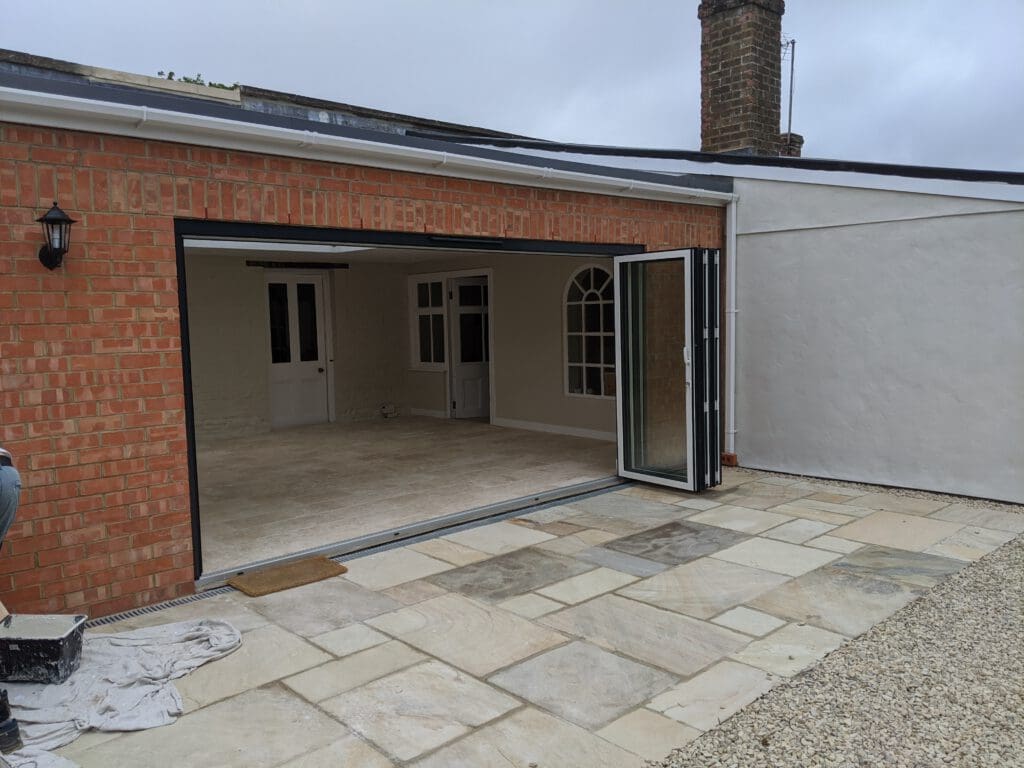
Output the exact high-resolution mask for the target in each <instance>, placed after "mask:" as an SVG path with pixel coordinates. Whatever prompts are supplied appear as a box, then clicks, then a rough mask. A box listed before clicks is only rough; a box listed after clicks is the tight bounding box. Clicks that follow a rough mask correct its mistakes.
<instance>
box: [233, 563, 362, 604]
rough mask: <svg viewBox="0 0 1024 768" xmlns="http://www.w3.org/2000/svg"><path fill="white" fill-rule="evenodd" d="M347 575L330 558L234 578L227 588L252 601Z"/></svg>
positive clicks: (285, 565)
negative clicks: (272, 593) (254, 598)
mask: <svg viewBox="0 0 1024 768" xmlns="http://www.w3.org/2000/svg"><path fill="white" fill-rule="evenodd" d="M346 571H348V568H346V567H345V566H344V565H341V564H340V563H336V562H334V561H333V560H331V559H329V558H326V557H309V558H306V559H305V560H296V561H295V562H294V563H285V564H284V565H275V566H274V567H273V568H264V569H263V570H260V571H253V572H252V573H245V574H242V575H241V576H235V578H233V579H231V580H229V581H228V584H230V585H231V586H232V587H234V588H235V589H237V590H240V591H242V592H245V594H247V595H249V597H259V596H260V595H269V594H270V593H271V592H280V591H281V590H282V589H291V588H292V587H301V586H302V585H303V584H312V583H313V582H314V581H320V580H322V579H329V578H331V577H332V576H340V575H341V574H343V573H345V572H346Z"/></svg>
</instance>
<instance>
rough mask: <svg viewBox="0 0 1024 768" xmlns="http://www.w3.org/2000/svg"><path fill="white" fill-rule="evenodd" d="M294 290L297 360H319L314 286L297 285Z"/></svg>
mask: <svg viewBox="0 0 1024 768" xmlns="http://www.w3.org/2000/svg"><path fill="white" fill-rule="evenodd" d="M295 289H296V291H295V292H296V299H295V301H296V303H297V304H298V310H299V360H301V361H303V362H307V361H309V360H319V359H320V350H319V347H318V345H317V339H316V286H315V285H314V284H313V283H299V284H298V285H296V286H295Z"/></svg>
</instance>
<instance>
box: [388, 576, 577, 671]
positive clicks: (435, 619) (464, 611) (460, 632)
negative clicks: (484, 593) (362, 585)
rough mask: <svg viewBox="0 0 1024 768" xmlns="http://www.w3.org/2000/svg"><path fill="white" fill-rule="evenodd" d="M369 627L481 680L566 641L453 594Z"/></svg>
mask: <svg viewBox="0 0 1024 768" xmlns="http://www.w3.org/2000/svg"><path fill="white" fill-rule="evenodd" d="M368 623H369V624H370V625H372V626H373V627H374V628H375V629H379V630H381V631H382V632H386V633H388V634H389V635H393V636H396V637H399V638H400V639H402V640H403V641H405V642H406V643H409V644H410V645H412V646H415V647H416V648H419V649H420V650H422V651H425V652H426V653H429V654H430V655H432V656H436V657H437V658H439V659H441V660H442V661H446V662H448V663H449V664H452V665H454V666H456V667H459V668H460V669H465V670H466V671H467V672H469V673H470V674H473V675H477V676H483V675H487V674H489V673H491V672H494V671H495V670H497V669H500V668H501V667H507V666H509V665H510V664H513V663H515V662H517V661H519V660H520V659H523V658H525V657H527V656H532V655H533V654H535V653H538V652H540V651H543V650H546V649H548V648H551V647H553V646H555V645H560V644H561V643H563V642H565V639H566V638H565V637H563V636H562V635H560V634H559V633H557V632H554V631H551V630H550V629H547V628H545V627H541V626H539V625H537V624H535V623H533V622H530V621H527V620H526V619H524V618H522V617H520V616H516V615H515V614H512V613H509V612H508V611H503V610H501V609H500V608H497V607H495V606H492V605H488V604H485V603H480V602H477V601H475V600H470V599H468V598H466V597H463V596H461V595H455V594H449V595H443V596H441V597H435V598H433V599H431V600H426V601H424V602H422V603H418V604H416V605H413V606H409V607H407V608H402V609H401V610H398V611H394V612H392V613H389V614H385V615H384V616H379V617H377V618H376V619H371V620H369V622H368Z"/></svg>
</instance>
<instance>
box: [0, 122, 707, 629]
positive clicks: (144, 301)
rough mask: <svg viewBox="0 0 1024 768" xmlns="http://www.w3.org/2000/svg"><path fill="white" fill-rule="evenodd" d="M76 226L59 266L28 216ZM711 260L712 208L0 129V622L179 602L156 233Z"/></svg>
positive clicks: (167, 289) (168, 293) (177, 508)
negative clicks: (0, 607)
mask: <svg viewBox="0 0 1024 768" xmlns="http://www.w3.org/2000/svg"><path fill="white" fill-rule="evenodd" d="M53 200H58V201H59V204H60V206H61V207H62V208H63V209H64V210H65V211H67V212H68V213H69V214H70V215H71V216H72V217H73V218H75V219H78V220H79V223H78V224H76V225H75V226H74V228H73V230H72V246H71V251H70V253H69V254H68V255H67V256H66V257H65V262H64V266H63V267H60V268H58V269H57V270H56V271H54V272H49V271H47V270H46V269H45V268H44V267H43V266H42V265H41V264H40V263H39V262H38V260H37V256H36V255H37V252H38V250H39V246H40V245H41V243H42V235H41V233H40V229H39V225H38V224H36V223H35V221H34V220H35V218H36V217H38V216H40V215H42V214H43V213H44V212H45V211H46V210H47V209H48V208H49V207H50V205H51V203H52V201H53ZM175 217H181V218H209V219H218V220H223V221H242V222H262V223H279V224H301V225H314V226H329V227H345V228H366V229H378V230H392V231H404V232H429V233H443V234H448V235H482V236H488V237H515V238H531V239H556V240H575V241H584V242H621V243H643V244H646V245H647V247H648V248H650V249H652V250H655V249H665V248H673V247H685V246H705V247H720V246H721V243H722V237H723V231H724V230H723V228H724V224H723V219H722V212H721V209H718V208H713V207H703V206H692V205H682V204H674V203H665V202H656V201H643V200H633V199H625V198H614V197H608V196H601V195H592V194H584V193H575V192H557V191H551V190H542V189H534V188H528V187H520V186H512V185H503V184H494V183H490V182H479V181H467V180H462V179H452V178H444V177H438V176H429V175H420V174H413V173H402V172H393V171H386V170H379V169H373V168H363V167H357V166H349V165H340V164H330V163H323V162H315V161H309V160H292V159H287V158H281V157H273V156H264V155H257V154H249V153H241V152H230V151H224V150H218V149H209V148H204V147H195V146H185V145H180V144H172V143H168V142H157V141H142V140H137V139H130V138H121V137H114V136H104V135H97V134H89V133H82V132H75V131H67V130H51V129H40V128H33V127H24V126H15V125H10V124H2V123H0V444H2V445H4V446H5V447H6V448H8V449H9V450H10V451H12V452H13V453H14V455H15V460H16V465H17V466H18V467H19V469H20V470H21V472H22V477H23V481H24V491H23V493H22V504H21V508H20V510H19V514H18V518H17V521H16V523H15V525H14V527H13V528H12V530H11V532H10V534H9V535H8V538H7V540H6V541H5V542H4V545H3V553H2V554H0V598H2V599H3V600H4V602H6V603H7V604H8V606H9V607H11V608H12V609H14V610H19V611H52V612H65V611H66V612H70V611H79V610H88V611H89V612H90V613H91V614H92V615H94V616H100V615H104V614H108V613H114V612H117V611H121V610H126V609H129V608H133V607H137V606H141V605H146V604H149V603H153V602H158V601H160V600H165V599H169V598H173V597H176V596H179V595H182V594H185V593H188V592H190V591H191V590H192V581H193V578H194V573H193V568H192V551H191V549H192V543H191V522H190V516H189V501H188V499H189V494H188V472H187V462H186V443H185V413H184V396H183V381H182V367H181V339H180V329H179V323H178V297H177V278H176V267H175V253H174V243H173V221H174V218H175Z"/></svg>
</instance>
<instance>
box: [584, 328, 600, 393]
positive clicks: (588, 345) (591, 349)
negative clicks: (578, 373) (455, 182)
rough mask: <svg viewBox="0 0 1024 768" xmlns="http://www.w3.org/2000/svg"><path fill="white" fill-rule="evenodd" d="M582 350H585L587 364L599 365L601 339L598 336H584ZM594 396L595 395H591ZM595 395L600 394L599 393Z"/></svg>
mask: <svg viewBox="0 0 1024 768" xmlns="http://www.w3.org/2000/svg"><path fill="white" fill-rule="evenodd" d="M583 338H584V341H585V343H584V345H583V346H584V349H585V350H586V355H587V357H586V361H587V362H588V363H600V362H601V337H600V336H584V337H583ZM591 394H595V393H593V392H592V393H591ZM596 394H601V393H600V392H598V393H596Z"/></svg>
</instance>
